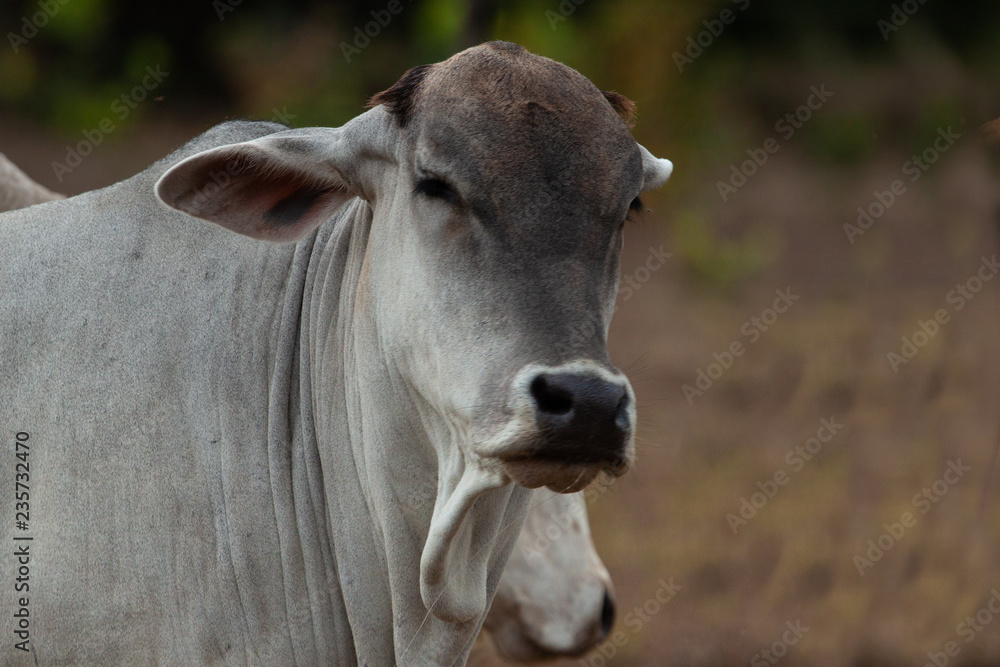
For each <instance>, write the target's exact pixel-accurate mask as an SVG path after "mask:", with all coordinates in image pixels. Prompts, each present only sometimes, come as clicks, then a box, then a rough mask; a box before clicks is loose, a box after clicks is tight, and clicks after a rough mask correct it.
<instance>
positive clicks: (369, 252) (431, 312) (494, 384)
mask: <svg viewBox="0 0 1000 667" xmlns="http://www.w3.org/2000/svg"><path fill="white" fill-rule="evenodd" d="M372 103H373V106H374V108H372V109H371V110H370V111H368V112H366V113H364V114H362V115H361V116H359V117H357V118H355V119H354V120H352V121H351V122H349V123H347V124H346V125H345V126H343V127H341V128H338V129H327V128H307V129H298V130H288V131H285V132H279V133H276V134H273V135H269V136H267V137H264V138H261V139H257V140H253V141H248V142H245V143H240V144H234V145H229V146H223V147H220V148H215V149H212V150H208V151H205V152H202V153H199V154H197V155H194V156H192V157H190V158H188V159H186V160H184V161H182V162H180V163H179V164H177V165H175V166H174V167H173V168H171V169H170V170H169V171H167V172H166V174H165V175H164V176H163V177H162V178H161V180H160V181H159V183H158V184H157V194H158V196H159V197H160V199H161V200H162V201H163V202H165V203H166V204H168V205H169V206H171V207H174V208H176V209H179V210H181V211H185V212H187V213H189V214H191V215H194V216H197V217H200V218H204V219H206V220H210V221H212V222H215V223H217V224H220V225H222V226H223V227H226V228H228V229H231V230H233V231H236V232H239V233H241V234H245V235H248V236H251V237H254V238H258V239H264V240H270V241H277V242H293V241H297V240H299V239H302V238H304V237H305V236H306V235H308V234H309V233H310V232H312V231H313V230H315V229H316V228H317V227H318V226H319V225H321V224H322V223H323V222H324V221H326V220H328V219H330V217H331V216H332V215H333V214H334V212H335V211H336V210H337V209H338V208H339V207H341V206H342V205H343V204H344V203H345V202H347V201H349V200H352V199H353V198H355V197H359V198H361V199H363V200H364V201H365V202H367V217H366V219H364V220H361V221H360V222H357V224H358V225H362V226H363V225H365V224H367V225H368V231H367V236H366V239H365V241H364V244H363V247H362V251H363V253H364V255H363V260H361V264H360V268H359V269H358V272H357V284H353V285H350V286H347V287H346V289H347V290H348V293H346V294H345V293H344V292H343V289H344V288H342V290H341V292H340V298H341V299H347V300H349V301H350V304H351V305H350V309H349V312H350V314H351V315H350V317H351V320H352V321H351V322H350V324H349V327H350V331H351V335H350V338H349V340H347V341H346V342H345V344H348V345H349V346H351V349H350V350H347V351H341V352H340V353H339V354H340V357H339V359H340V360H341V361H342V360H343V359H344V358H345V357H346V358H347V361H348V362H349V363H351V364H355V365H354V366H353V367H352V368H353V370H354V373H353V374H352V377H354V378H355V379H356V382H357V383H358V395H359V397H360V401H359V402H358V404H356V405H355V404H351V405H349V406H348V407H349V408H350V409H356V410H357V411H358V416H357V417H356V418H352V419H354V421H352V422H351V429H352V433H353V434H355V435H356V436H357V437H361V438H363V439H364V440H365V443H364V445H363V447H362V448H361V450H360V451H361V454H360V455H361V456H363V457H366V459H367V460H368V462H367V463H366V465H365V470H368V471H369V472H368V474H369V475H376V476H379V479H381V480H383V481H382V482H380V484H382V485H383V488H391V489H393V493H392V494H384V496H385V497H386V498H389V499H390V500H386V501H385V502H393V501H392V500H391V499H392V498H402V497H405V498H407V499H408V500H407V503H408V506H407V512H408V513H407V515H406V521H408V522H409V523H410V525H411V526H412V527H414V533H416V534H420V533H421V531H422V532H423V534H426V540H425V541H424V544H423V550H422V554H421V557H420V595H421V597H422V599H423V602H424V604H425V605H426V607H427V608H428V609H429V610H431V611H432V612H433V613H434V614H435V615H436V616H437V617H438V618H440V619H442V620H446V621H450V622H463V621H469V620H473V619H477V618H481V617H482V615H483V613H484V612H485V609H486V606H487V604H488V600H489V595H490V589H491V587H492V586H495V582H496V580H495V578H494V579H490V577H495V574H493V575H491V574H490V573H491V572H495V571H496V566H497V565H498V564H500V565H502V563H503V558H504V555H502V554H503V553H505V552H504V549H505V548H506V549H509V548H510V546H511V539H510V538H504V539H503V540H499V539H498V538H499V535H500V532H501V531H502V530H503V529H504V528H506V526H503V525H501V524H502V521H501V519H502V517H503V516H504V513H505V511H506V510H505V508H509V507H512V505H511V502H513V499H514V496H513V495H511V494H512V493H513V492H511V491H507V492H506V495H504V494H500V495H497V494H496V493H487V492H489V491H492V490H496V489H500V488H502V487H504V486H505V485H506V484H508V483H509V482H511V481H513V482H515V483H517V484H520V485H521V486H524V487H529V488H535V487H540V486H547V487H549V488H550V489H552V490H555V491H559V492H572V491H577V490H579V489H582V488H583V487H584V486H586V485H587V484H588V483H589V482H590V481H591V480H592V479H593V478H594V477H595V476H596V475H598V474H599V473H601V472H606V473H609V474H612V475H616V476H617V475H621V474H623V473H624V472H625V470H626V469H627V468H628V467H629V465H630V463H631V461H632V458H633V453H634V444H633V437H634V432H635V398H634V394H633V392H632V389H631V387H630V385H629V383H628V381H627V380H626V378H625V376H624V374H622V373H621V372H620V371H619V370H618V369H616V368H615V367H614V366H613V365H612V364H611V362H610V360H609V358H608V353H607V349H606V336H607V331H608V326H609V324H610V320H611V313H612V311H613V308H614V301H615V295H616V292H617V286H618V271H619V256H620V252H621V247H622V241H623V234H624V227H625V223H626V218H627V217H628V214H629V211H630V209H632V208H636V207H637V206H638V195H639V193H640V192H641V191H643V190H648V189H650V188H654V187H658V186H659V185H661V184H662V183H663V182H664V181H665V180H666V178H667V177H668V176H669V174H670V170H671V168H672V167H671V165H670V163H669V161H667V160H658V159H656V158H654V157H653V156H652V155H650V154H649V152H648V151H646V150H645V149H643V148H641V147H640V146H639V145H638V144H637V143H636V142H635V140H634V139H633V138H632V136H631V134H630V132H629V129H628V126H627V123H626V121H625V120H623V116H628V115H629V113H630V105H631V103H630V102H628V101H627V100H624V98H622V97H621V96H619V95H616V94H613V93H608V94H604V93H601V91H599V90H598V89H597V88H596V87H594V85H593V84H591V83H590V81H588V80H587V79H586V78H585V77H583V76H582V75H580V74H579V73H577V72H576V71H574V70H572V69H570V68H569V67H566V66H565V65H561V64H559V63H556V62H554V61H551V60H548V59H546V58H542V57H539V56H535V55H533V54H530V53H528V52H527V51H525V50H524V49H523V48H521V47H519V46H516V45H513V44H507V43H503V42H492V43H488V44H484V45H482V46H479V47H475V48H472V49H469V50H466V51H463V52H462V53H459V54H457V55H455V56H454V57H452V58H450V59H448V60H447V61H444V62H442V63H438V64H436V65H429V66H422V67H418V68H414V69H413V70H410V71H409V72H408V73H406V74H405V75H404V76H403V77H402V78H401V79H400V80H399V81H398V82H397V83H396V84H395V85H393V86H392V87H391V88H389V89H388V90H386V91H385V92H383V93H380V94H379V95H377V96H375V98H373V100H372ZM331 317H336V313H334V314H333V315H332V316H331ZM334 326H335V322H334V321H331V322H330V327H331V328H333V327H334ZM352 406H353V407H352ZM331 409H332V408H331ZM353 437H355V436H354V435H352V438H353ZM356 455H357V454H356ZM372 470H375V471H376V472H372ZM413 480H421V481H420V483H419V484H418V485H417V486H419V488H418V489H415V488H414V486H415V484H414V481H413ZM433 480H436V484H435V483H434V481H433ZM403 489H405V490H406V492H405V493H403V491H402V490H403ZM421 494H423V495H421ZM428 495H430V496H431V499H430V504H431V505H432V508H431V507H430V506H426V505H427V503H426V502H425V498H426V497H427V496H428ZM380 502H382V501H380V500H378V499H374V500H371V501H370V504H371V505H372V506H374V507H375V508H376V509H379V508H380V505H379V503H380ZM517 502H518V503H520V505H518V506H523V498H522V499H521V500H520V501H517ZM425 506H426V507H425ZM410 510H412V511H410ZM424 510H425V511H424ZM428 513H429V514H430V515H431V516H430V518H429V524H428V517H427V514H428ZM494 541H499V543H500V545H501V547H500V549H499V552H498V553H501V555H500V556H499V559H498V557H497V555H496V553H495V551H497V550H496V549H491V548H489V547H490V546H491V545H493V544H494ZM490 581H493V582H494V583H493V584H490V583H489V582H490Z"/></svg>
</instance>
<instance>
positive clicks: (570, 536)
mask: <svg viewBox="0 0 1000 667" xmlns="http://www.w3.org/2000/svg"><path fill="white" fill-rule="evenodd" d="M4 160H5V158H4V156H3V154H2V153H0V162H3V161H4ZM4 164H5V165H6V169H4V170H2V171H0V209H3V207H4V206H5V205H9V206H10V209H8V210H14V209H17V208H24V207H26V206H29V205H31V204H32V203H34V202H32V201H31V197H26V196H22V195H24V194H25V193H32V192H43V191H46V190H45V189H44V188H43V186H41V185H39V184H38V183H35V182H34V181H33V180H31V178H30V177H28V176H27V175H26V174H24V173H23V172H21V171H20V170H19V169H17V167H16V166H14V165H13V164H12V163H10V161H9V160H7V161H6V162H5V163H4ZM46 192H47V191H46ZM49 195H50V196H49V197H48V199H47V200H46V201H51V200H53V199H62V198H63V197H64V195H61V194H57V193H53V192H49ZM614 614H615V606H614V594H613V585H612V583H611V576H610V574H609V573H608V570H607V568H606V567H605V566H604V563H603V562H602V561H601V558H600V556H599V555H598V554H597V550H596V549H595V547H594V543H593V541H592V540H591V537H590V526H589V524H588V523H587V510H586V505H585V504H584V501H583V493H582V492H578V493H574V494H556V493H554V492H552V491H549V490H548V489H539V490H538V491H536V492H535V493H534V494H533V498H532V500H531V506H530V508H529V509H528V516H527V519H526V520H525V522H524V527H523V528H522V529H521V534H520V535H519V536H518V538H517V543H516V545H515V548H514V551H513V552H512V553H511V557H510V560H508V562H507V566H506V568H505V569H504V571H503V575H502V576H501V578H500V584H499V586H498V587H497V591H496V595H495V597H494V598H493V603H492V605H491V607H490V610H489V613H488V614H487V615H486V621H485V623H484V625H483V627H484V629H486V630H487V631H488V632H489V635H490V637H491V639H492V640H493V644H494V646H495V648H496V650H497V652H498V653H499V654H500V655H501V656H503V657H504V658H505V659H507V660H509V661H516V662H534V661H537V660H548V659H552V658H556V657H561V656H576V655H580V654H581V653H584V652H586V651H587V650H589V649H590V648H591V647H593V646H594V645H596V644H597V643H598V642H600V641H602V640H603V639H604V638H605V637H606V636H607V634H608V633H609V632H610V629H611V626H612V625H613V623H614Z"/></svg>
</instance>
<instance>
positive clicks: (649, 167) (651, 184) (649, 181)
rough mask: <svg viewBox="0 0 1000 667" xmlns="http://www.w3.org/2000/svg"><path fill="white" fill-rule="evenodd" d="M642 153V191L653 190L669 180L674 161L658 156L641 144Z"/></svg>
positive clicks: (640, 150)
mask: <svg viewBox="0 0 1000 667" xmlns="http://www.w3.org/2000/svg"><path fill="white" fill-rule="evenodd" d="M639 152H640V153H641V154H642V191H643V192H645V191H646V190H653V189H655V188H658V187H660V186H661V185H663V184H664V183H666V182H667V179H668V178H670V174H671V173H673V171H674V163H673V162H671V161H670V160H667V159H666V158H658V157H656V156H654V155H653V154H652V153H650V152H649V151H647V150H646V149H645V148H644V147H643V146H642V144H640V145H639Z"/></svg>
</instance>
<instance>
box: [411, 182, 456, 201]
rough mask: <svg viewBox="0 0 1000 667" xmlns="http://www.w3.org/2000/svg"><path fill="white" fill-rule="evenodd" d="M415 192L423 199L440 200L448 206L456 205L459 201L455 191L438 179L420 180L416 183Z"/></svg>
mask: <svg viewBox="0 0 1000 667" xmlns="http://www.w3.org/2000/svg"><path fill="white" fill-rule="evenodd" d="M416 191H417V193H418V194H422V195H424V196H425V197H431V198H432V199H441V200H443V201H446V202H448V203H449V204H457V203H459V201H460V199H459V197H458V193H457V192H455V189H454V188H453V187H451V186H450V185H448V184H447V183H445V182H444V181H442V180H441V179H440V178H421V179H420V180H419V181H417V187H416Z"/></svg>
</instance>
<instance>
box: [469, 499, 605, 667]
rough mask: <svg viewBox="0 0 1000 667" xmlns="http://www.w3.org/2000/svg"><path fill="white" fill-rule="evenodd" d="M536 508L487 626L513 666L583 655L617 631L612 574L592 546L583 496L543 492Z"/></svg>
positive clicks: (487, 619)
mask: <svg viewBox="0 0 1000 667" xmlns="http://www.w3.org/2000/svg"><path fill="white" fill-rule="evenodd" d="M531 502H532V508H531V511H530V512H528V518H527V520H526V521H525V522H524V528H523V529H522V530H521V534H520V535H519V536H518V538H517V545H516V546H515V547H514V551H513V552H512V553H511V556H510V560H509V561H507V568H506V569H505V570H504V573H503V577H502V578H501V579H500V586H499V587H498V588H497V594H496V597H495V598H493V606H492V607H491V608H490V613H489V615H488V616H487V617H486V624H485V626H484V627H485V628H486V630H487V631H489V634H490V638H491V639H492V640H493V645H494V646H495V647H496V649H497V652H498V653H499V654H500V655H501V656H503V657H504V658H506V659H508V660H515V661H519V662H531V661H536V660H546V659H551V658H557V657H560V656H575V655H580V654H582V653H585V652H587V651H588V650H590V649H591V648H593V647H594V646H595V645H597V644H598V643H599V642H601V641H602V640H604V638H605V637H607V636H608V633H609V632H611V627H612V625H613V623H614V618H615V602H614V589H613V587H612V585H611V576H610V575H609V574H608V570H607V568H606V567H604V563H603V562H602V561H601V559H600V557H599V556H598V555H597V551H596V550H595V549H594V543H593V542H592V541H591V538H590V526H589V524H588V523H587V508H586V504H585V503H584V498H583V494H582V493H571V494H557V493H553V492H552V491H549V490H548V489H539V490H537V491H535V493H534V495H533V497H532V501H531Z"/></svg>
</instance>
